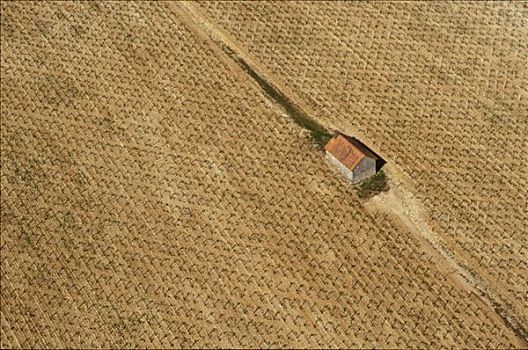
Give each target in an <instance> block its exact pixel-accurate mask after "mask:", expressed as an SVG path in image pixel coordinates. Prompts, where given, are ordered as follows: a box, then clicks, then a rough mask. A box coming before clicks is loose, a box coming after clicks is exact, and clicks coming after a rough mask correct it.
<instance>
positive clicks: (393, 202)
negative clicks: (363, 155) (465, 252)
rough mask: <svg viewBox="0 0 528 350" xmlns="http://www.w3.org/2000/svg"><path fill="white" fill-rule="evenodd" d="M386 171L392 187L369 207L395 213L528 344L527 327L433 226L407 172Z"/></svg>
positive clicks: (522, 343)
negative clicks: (457, 256) (457, 257)
mask: <svg viewBox="0 0 528 350" xmlns="http://www.w3.org/2000/svg"><path fill="white" fill-rule="evenodd" d="M385 171H386V172H387V173H388V176H389V179H390V187H391V189H390V190H389V191H388V192H383V193H381V194H379V195H377V196H375V197H373V198H371V199H370V200H369V201H368V202H367V203H366V204H365V206H366V207H367V208H368V209H369V210H373V211H376V210H380V211H383V212H385V213H389V214H391V215H393V216H394V217H396V218H397V220H399V221H400V222H401V223H402V224H403V225H405V226H406V227H407V228H408V229H409V230H410V231H411V232H412V233H413V234H414V235H415V236H416V238H418V240H419V241H420V242H421V244H422V245H423V247H424V249H425V250H426V251H427V252H428V253H429V254H431V256H432V257H433V260H434V261H435V263H436V265H437V266H438V267H439V269H440V270H441V271H443V272H444V273H445V276H446V277H447V278H448V279H450V280H451V281H453V282H454V283H455V284H457V285H458V286H460V287H462V288H464V289H466V290H468V291H470V292H472V293H473V294H474V295H475V297H477V298H478V299H479V300H480V301H481V302H483V303H484V304H486V305H487V306H489V307H490V308H492V309H493V310H494V312H495V315H497V317H499V318H500V319H501V320H502V321H503V322H504V323H505V324H506V325H507V326H508V327H509V328H511V329H512V330H513V331H514V332H515V333H516V334H517V335H518V336H519V337H520V338H521V339H524V341H522V340H521V341H520V343H519V346H520V347H526V346H527V345H528V343H527V334H526V330H525V329H524V328H523V327H522V325H521V323H520V322H519V321H518V320H517V319H516V318H515V317H514V316H512V313H511V312H509V309H508V306H507V303H506V302H505V301H504V300H503V299H502V298H501V297H500V296H499V295H498V294H497V293H495V292H494V291H493V290H490V288H489V287H487V286H486V285H485V283H484V282H483V281H482V280H481V279H479V278H478V277H477V276H475V275H474V274H472V273H471V272H470V271H469V269H467V268H466V267H465V266H464V265H463V263H461V262H460V261H458V260H457V259H456V258H455V257H454V255H453V254H452V253H451V252H450V251H449V249H448V248H446V247H445V246H444V244H443V243H442V242H441V241H440V240H439V239H438V236H437V235H436V234H435V233H434V232H433V231H432V230H431V228H430V226H429V224H428V223H427V215H426V213H425V210H424V208H423V206H422V204H421V203H420V201H419V200H418V199H417V198H416V197H415V196H414V195H413V191H412V189H411V188H409V185H408V184H407V183H408V182H404V181H402V180H401V179H403V178H404V176H405V175H403V174H402V173H400V172H398V171H397V170H395V169H392V168H390V166H389V167H387V169H386V170H385Z"/></svg>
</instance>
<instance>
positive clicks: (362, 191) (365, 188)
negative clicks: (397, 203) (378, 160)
mask: <svg viewBox="0 0 528 350" xmlns="http://www.w3.org/2000/svg"><path fill="white" fill-rule="evenodd" d="M389 189H390V186H389V182H388V179H387V175H385V173H384V172H383V170H380V171H378V173H376V175H374V176H372V177H370V178H368V179H366V180H365V181H363V182H361V183H360V184H359V186H358V195H359V197H360V198H363V199H368V198H371V197H374V196H375V195H377V194H379V193H381V192H386V191H388V190H389Z"/></svg>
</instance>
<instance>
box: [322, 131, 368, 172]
mask: <svg viewBox="0 0 528 350" xmlns="http://www.w3.org/2000/svg"><path fill="white" fill-rule="evenodd" d="M325 151H327V152H328V153H330V154H331V155H332V156H334V158H336V159H337V160H338V161H339V162H341V163H342V164H343V165H344V166H346V167H347V168H348V169H349V170H353V169H354V168H355V167H356V166H357V165H358V164H359V162H361V160H362V159H363V158H365V157H369V158H373V159H378V157H377V156H376V155H375V154H374V153H373V152H372V151H370V150H369V149H368V148H367V146H365V145H363V144H362V143H361V142H360V141H359V140H357V139H355V138H353V137H349V136H345V135H343V134H337V135H336V136H334V137H332V139H331V140H330V141H328V143H327V144H326V146H325Z"/></svg>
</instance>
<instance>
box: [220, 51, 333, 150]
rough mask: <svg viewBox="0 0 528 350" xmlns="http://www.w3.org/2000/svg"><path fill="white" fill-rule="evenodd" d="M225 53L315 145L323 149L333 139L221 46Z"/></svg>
mask: <svg viewBox="0 0 528 350" xmlns="http://www.w3.org/2000/svg"><path fill="white" fill-rule="evenodd" d="M221 47H222V48H223V49H224V51H225V52H226V53H227V54H229V55H230V56H231V57H232V58H233V59H235V60H236V61H237V62H238V64H239V65H240V66H241V67H242V68H243V69H244V71H245V72H247V73H248V74H249V76H250V77H251V78H253V79H254V80H255V81H256V82H257V84H259V86H260V87H261V88H262V90H264V92H265V93H266V94H267V95H268V96H270V97H271V98H272V99H274V100H275V101H276V102H277V103H278V104H280V105H281V106H282V107H283V108H284V109H285V110H286V112H287V113H288V115H289V116H290V117H291V118H292V119H293V121H294V122H295V123H297V124H298V125H299V126H301V127H302V128H304V129H307V130H308V131H309V132H310V135H311V136H312V139H313V140H314V143H315V144H316V145H317V146H318V147H319V148H320V149H323V148H324V146H325V145H326V144H327V142H328V141H329V140H330V139H331V138H332V134H330V133H329V132H328V131H327V130H326V129H325V128H324V127H323V126H322V125H321V124H319V123H318V122H316V121H315V120H313V119H312V118H310V117H309V116H308V115H307V114H306V113H305V112H304V111H303V110H302V109H300V108H299V107H298V106H297V105H296V104H295V103H293V102H292V101H291V100H290V99H289V98H288V97H287V96H286V95H284V94H283V93H282V92H280V91H279V90H278V89H277V88H276V87H274V86H273V85H272V84H271V83H270V82H268V81H267V80H266V79H264V78H262V77H261V76H260V75H259V74H258V73H257V72H256V71H255V70H254V69H253V68H252V67H251V66H250V65H249V64H247V63H246V61H244V60H243V59H242V58H240V57H239V56H238V55H236V53H234V52H233V51H232V50H231V49H230V48H229V47H226V46H225V45H221Z"/></svg>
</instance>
